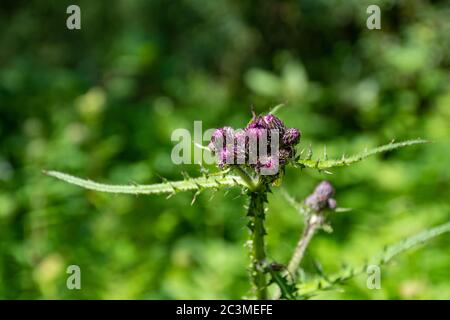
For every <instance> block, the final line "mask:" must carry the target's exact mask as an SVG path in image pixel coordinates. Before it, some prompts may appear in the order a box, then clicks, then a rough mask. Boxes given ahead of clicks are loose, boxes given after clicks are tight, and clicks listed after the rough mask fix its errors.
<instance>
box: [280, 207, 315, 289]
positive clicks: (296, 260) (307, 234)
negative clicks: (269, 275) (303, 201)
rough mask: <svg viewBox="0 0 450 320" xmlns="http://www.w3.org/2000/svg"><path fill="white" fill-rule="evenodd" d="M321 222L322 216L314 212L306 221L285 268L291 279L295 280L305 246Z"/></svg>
mask: <svg viewBox="0 0 450 320" xmlns="http://www.w3.org/2000/svg"><path fill="white" fill-rule="evenodd" d="M322 223H323V217H322V216H321V215H316V214H313V215H312V216H311V217H309V218H308V220H307V221H306V226H305V229H304V230H303V233H302V235H301V237H300V240H299V241H298V243H297V247H296V248H295V250H294V253H293V255H292V258H291V260H290V261H289V264H288V267H287V270H288V272H289V274H291V276H292V278H293V279H292V280H293V281H295V278H296V273H297V270H298V267H299V266H300V263H301V261H302V259H303V256H304V254H305V251H306V248H307V247H308V244H309V242H310V241H311V239H312V238H313V236H314V234H315V233H316V231H317V229H318V228H319V227H320V226H321V224H322Z"/></svg>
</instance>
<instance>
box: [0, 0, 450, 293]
mask: <svg viewBox="0 0 450 320" xmlns="http://www.w3.org/2000/svg"><path fill="white" fill-rule="evenodd" d="M70 4H78V5H79V6H80V7H81V20H82V22H81V24H82V29H81V30H76V31H71V30H68V29H67V28H66V18H67V17H68V14H66V8H67V6H68V5H70ZM370 4H378V5H379V6H380V8H381V12H382V21H381V26H382V29H381V30H368V29H367V28H366V19H367V17H368V14H367V13H366V9H367V7H368V5H370ZM0 6H1V11H0V30H1V32H0V44H1V50H0V66H1V67H0V117H1V122H0V298H2V299H6V298H10V299H54V298H56V299H77V298H80V299H85V298H100V299H131V298H136V299H179V298H189V299H200V298H208V299H215V298H224V299H228V298H235V299H236V298H241V297H244V296H248V295H249V293H250V291H249V284H248V279H247V266H248V256H247V250H246V249H245V248H244V242H245V241H246V239H247V229H246V222H247V220H246V217H245V211H244V209H243V206H244V204H245V203H246V199H245V197H242V196H240V192H239V190H236V189H231V190H229V192H227V193H225V192H217V193H215V194H214V197H212V196H213V193H212V192H205V193H203V194H202V195H200V197H199V198H198V199H197V202H196V203H195V204H194V205H192V206H191V205H190V202H191V199H192V196H193V194H178V195H176V196H174V197H172V198H171V199H169V200H166V199H165V198H164V197H163V196H151V197H146V196H139V197H135V196H124V195H120V196H119V195H111V194H101V193H97V192H90V191H85V190H82V189H80V188H77V187H74V186H70V185H67V184H65V183H62V182H59V181H56V180H54V179H51V178H48V177H45V176H43V175H42V174H41V170H42V169H55V170H61V171H66V172H69V173H72V174H75V175H79V176H83V177H89V178H91V179H95V180H99V181H103V182H109V183H132V182H136V183H145V184H147V183H156V182H159V181H161V180H160V178H159V176H164V177H166V178H168V179H174V180H175V179H180V178H182V175H181V174H180V172H181V171H182V170H185V171H187V172H189V174H190V175H192V176H195V175H198V174H199V168H198V166H194V165H192V166H177V165H174V164H173V163H172V162H171V159H170V152H171V149H172V147H173V145H174V143H172V142H171V141H170V136H171V133H172V131H173V130H174V129H176V128H187V129H189V130H192V129H193V121H194V120H202V121H203V127H204V128H214V127H220V126H224V125H232V126H235V127H242V126H244V125H245V124H246V122H247V121H248V120H249V117H250V106H251V105H253V106H254V108H255V110H256V111H257V112H265V111H267V110H269V108H270V107H273V106H274V105H277V104H279V103H282V102H285V103H287V106H286V107H285V108H284V109H282V110H281V111H280V113H279V116H280V117H281V118H282V119H284V120H285V122H286V123H287V125H289V126H295V127H298V128H300V129H301V130H302V133H303V138H302V142H301V147H307V146H308V145H309V144H312V146H313V150H314V152H315V155H316V156H319V155H321V154H322V152H323V148H324V146H325V145H326V146H327V150H328V155H329V156H330V157H333V156H334V157H339V156H341V155H342V154H343V153H345V154H351V153H352V152H356V151H360V150H362V149H364V147H366V146H367V147H373V146H376V145H379V144H384V143H387V142H389V141H391V140H392V139H396V140H403V139H411V138H417V137H421V138H426V139H430V140H432V141H433V143H432V144H428V145H421V146H413V147H410V148H408V149H404V150H400V151H396V152H393V153H390V154H386V155H382V156H377V157H374V158H371V159H369V160H366V161H365V162H363V163H360V164H357V165H355V166H352V167H350V168H343V169H337V170H334V175H332V176H327V175H324V174H320V173H317V172H314V171H311V170H303V171H302V172H301V171H300V170H297V169H292V168H291V169H289V170H288V172H287V176H286V178H285V180H284V187H285V188H286V189H287V190H289V192H290V193H291V194H292V195H293V196H295V197H296V198H297V199H299V200H300V199H303V198H304V197H305V196H306V195H307V194H308V193H309V192H311V190H312V188H313V187H314V185H315V184H316V183H317V182H318V181H320V180H321V179H324V178H327V179H329V180H330V181H331V182H332V183H333V184H335V186H336V188H337V195H336V198H337V200H338V203H339V205H340V206H341V207H350V208H353V211H351V212H346V213H340V214H335V215H334V216H333V217H332V218H331V223H332V225H333V227H334V230H335V231H334V233H332V234H326V233H319V234H318V235H317V236H316V237H315V238H314V240H313V242H312V244H311V246H310V248H309V250H308V252H307V255H306V257H305V260H304V264H303V267H304V268H305V271H306V273H307V274H311V273H313V272H314V268H313V261H314V259H317V260H318V261H320V263H321V264H322V265H323V268H324V270H325V272H330V273H331V272H336V271H338V270H339V269H340V267H341V265H342V263H344V262H345V263H348V264H352V265H353V264H355V265H359V264H361V263H363V262H364V261H365V258H368V257H370V256H372V255H374V254H376V253H377V252H378V251H379V250H380V249H382V248H383V246H384V245H386V244H390V243H393V242H396V241H398V240H400V239H402V238H404V237H406V236H409V235H412V234H415V233H417V232H419V231H421V230H422V229H425V228H429V227H432V226H435V225H437V224H440V223H444V222H446V221H448V220H449V217H450V214H449V213H450V200H449V199H450V190H449V177H450V170H449V168H448V166H449V163H450V153H449V152H450V125H449V124H450V75H449V69H450V19H449V18H450V6H449V2H448V1H424V0H409V1H406V0H405V1H375V0H371V1H360V0H348V1H338V0H302V1H275V0H268V1H237V0H234V1H232V0H214V1H201V0H176V1H175V0H172V1H143V0H127V1H125V0H121V1H119V0H116V1H88V0H86V1H65V0H64V1H56V0H55V1H50V0H47V1H38V0H33V1H27V0H17V1H2V3H1V5H0ZM211 198H212V199H211ZM302 224H303V222H302V219H301V217H300V216H299V215H298V214H297V213H296V211H295V210H294V209H293V208H291V207H290V206H289V205H288V204H287V203H286V201H285V200H284V198H283V197H282V196H281V193H280V192H279V190H274V193H273V194H272V195H271V196H270V205H269V213H268V217H267V229H268V234H269V235H268V236H267V247H268V248H267V249H268V255H269V257H270V258H271V259H274V260H277V261H279V262H286V261H287V260H288V258H289V256H290V254H291V252H292V249H293V248H294V246H295V243H296V242H297V239H298V237H299V234H300V231H301V229H302ZM449 244H450V240H449V237H448V236H447V237H446V236H443V237H441V238H439V239H435V240H433V241H432V242H431V243H430V244H429V245H428V246H427V247H425V248H421V249H420V250H414V251H411V252H409V253H407V254H405V255H403V256H402V257H400V258H398V259H396V261H395V262H394V263H393V264H391V265H390V266H388V267H383V268H382V283H381V289H380V290H369V289H367V288H366V277H365V276H360V277H357V278H355V279H354V280H352V281H351V282H350V283H349V284H348V285H347V286H345V287H343V289H344V290H343V291H330V292H327V293H324V294H322V295H320V296H318V297H317V298H323V299H448V298H450V278H449V271H450V255H449ZM71 264H76V265H79V266H80V268H81V285H82V289H81V290H72V291H71V290H68V289H67V288H66V279H67V276H68V275H67V274H66V268H67V266H69V265H71Z"/></svg>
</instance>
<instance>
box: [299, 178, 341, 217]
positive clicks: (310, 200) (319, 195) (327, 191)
mask: <svg viewBox="0 0 450 320" xmlns="http://www.w3.org/2000/svg"><path fill="white" fill-rule="evenodd" d="M334 192H335V191H334V188H333V186H332V185H331V183H330V182H328V181H322V182H321V183H319V184H318V185H317V187H316V189H315V190H314V192H313V193H312V194H311V195H309V196H308V197H307V198H306V200H305V204H306V205H307V206H309V207H311V208H312V209H313V210H314V211H317V212H319V211H322V210H324V209H327V208H328V209H336V206H337V203H336V200H335V199H333V198H332V197H333V195H334Z"/></svg>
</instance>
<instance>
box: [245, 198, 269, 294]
mask: <svg viewBox="0 0 450 320" xmlns="http://www.w3.org/2000/svg"><path fill="white" fill-rule="evenodd" d="M264 202H266V193H265V192H251V193H250V205H249V207H248V217H249V218H250V222H249V229H250V232H251V267H250V274H251V278H252V283H253V288H254V291H255V296H256V299H259V300H263V299H267V279H266V273H265V270H264V263H265V259H266V251H265V245H264V236H265V234H266V231H265V229H264V218H265V212H264Z"/></svg>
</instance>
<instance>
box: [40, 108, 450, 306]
mask: <svg viewBox="0 0 450 320" xmlns="http://www.w3.org/2000/svg"><path fill="white" fill-rule="evenodd" d="M275 111H276V109H274V110H273V111H272V112H270V113H268V114H263V115H256V114H253V117H252V118H251V120H250V122H249V123H248V124H247V125H246V126H245V127H244V128H242V129H234V128H231V127H222V128H219V129H216V130H215V131H214V133H213V134H212V137H211V140H210V142H209V144H208V149H209V150H210V152H211V153H213V154H214V155H215V156H216V159H217V163H216V164H217V168H218V169H219V170H218V171H217V172H215V173H209V172H207V171H206V170H203V171H202V176H199V177H197V178H191V177H188V176H186V177H185V178H184V179H182V180H180V181H167V180H164V181H163V182H162V183H158V184H152V185H108V184H102V183H97V182H94V181H91V180H86V179H81V178H78V177H75V176H72V175H69V174H66V173H61V172H57V171H45V172H44V173H45V174H47V175H48V176H52V177H55V178H57V179H60V180H63V181H65V182H68V183H71V184H74V185H77V186H80V187H83V188H86V189H90V190H95V191H100V192H108V193H125V194H148V195H150V194H155V195H157V194H167V195H168V196H169V197H170V196H171V195H174V194H176V193H179V192H184V191H194V193H195V194H194V200H195V199H196V198H197V196H198V195H199V194H201V193H202V192H203V191H204V190H206V189H222V188H225V187H237V188H240V189H241V190H242V192H243V194H245V195H246V196H247V197H248V205H247V217H248V229H249V234H250V238H249V241H248V242H247V244H248V247H249V249H250V267H249V275H250V279H251V285H252V288H253V290H252V292H253V296H254V298H256V299H269V298H274V299H305V298H309V297H311V296H313V295H315V294H317V293H318V292H320V291H322V290H327V289H330V288H334V287H335V286H337V285H339V284H342V283H343V282H345V281H347V280H349V279H350V278H352V277H354V276H356V275H358V274H361V273H363V272H365V270H366V267H367V266H362V267H360V268H347V269H345V270H342V271H341V272H340V273H338V274H336V275H331V276H324V275H323V274H322V273H321V272H320V268H319V269H318V270H319V272H318V277H317V278H316V279H314V280H313V281H311V282H304V281H302V280H301V279H300V280H299V277H298V275H299V271H300V265H301V262H302V258H303V256H304V254H305V252H306V250H307V247H308V245H309V243H310V242H311V240H312V239H313V236H314V235H315V234H316V233H317V232H318V231H319V230H325V231H327V232H331V230H332V229H331V226H330V225H329V222H328V216H329V215H331V214H333V213H335V212H339V211H343V210H346V209H343V208H340V207H339V206H338V201H337V200H336V199H338V195H336V194H335V189H334V187H333V186H332V184H331V183H330V182H328V181H322V182H320V183H318V185H317V187H316V188H315V190H314V191H313V192H312V193H311V194H310V195H309V196H307V197H306V199H305V200H304V201H302V202H298V201H296V200H295V199H294V198H293V197H291V196H290V195H289V194H288V192H287V191H286V190H285V189H283V188H280V189H281V192H282V194H283V195H284V196H285V198H286V200H287V201H288V202H289V203H290V204H292V205H293V206H294V207H295V208H296V209H297V210H298V211H299V212H300V213H301V214H302V215H303V217H304V219H305V227H304V230H303V232H301V233H300V239H299V241H298V244H297V246H296V247H295V249H294V250H293V254H292V258H291V259H290V261H289V262H287V264H286V265H284V264H283V263H279V262H276V261H269V259H268V258H267V254H266V246H265V237H266V236H267V233H266V229H265V217H266V214H270V213H268V212H267V203H268V196H267V195H268V193H269V192H272V189H276V188H279V187H280V186H281V184H282V180H283V176H284V174H285V168H286V167H287V166H292V167H294V168H298V169H299V170H301V169H312V170H318V171H320V172H324V173H331V172H330V170H332V169H334V168H337V167H345V166H349V165H352V164H355V163H357V162H359V161H362V160H363V159H365V158H367V157H369V156H372V155H376V154H378V153H382V152H387V151H392V150H395V149H398V148H402V147H406V146H411V145H416V144H422V143H425V142H426V141H425V140H422V139H415V140H408V141H403V142H393V141H392V142H391V143H388V144H386V145H383V146H380V147H378V148H375V149H371V150H365V151H363V152H361V153H359V154H356V155H353V156H350V157H345V156H342V157H341V158H339V159H328V157H327V155H326V154H325V155H324V156H323V157H322V158H316V159H313V154H312V151H311V149H309V152H307V154H306V155H304V153H303V152H299V150H298V149H297V147H298V145H299V144H300V142H301V141H300V140H301V137H302V134H301V132H300V130H299V129H297V128H288V127H286V125H285V124H284V122H283V121H282V120H281V119H279V118H278V117H276V116H275ZM449 231H450V223H447V224H444V225H441V226H439V227H436V228H434V229H431V230H428V231H425V232H423V233H421V234H419V235H417V236H413V237H411V238H408V239H406V240H405V241H403V242H401V243H400V244H397V245H393V246H391V247H387V248H385V250H384V251H383V252H382V253H381V254H380V256H379V257H377V259H376V261H375V262H376V263H377V264H380V265H381V264H384V263H387V262H389V261H390V260H391V259H392V258H394V257H395V256H396V255H397V254H399V253H401V252H403V251H405V250H407V249H409V248H411V247H413V246H415V245H417V244H419V243H423V242H425V241H427V240H430V239H432V238H434V237H436V236H438V235H440V234H443V233H445V232H449ZM272 284H274V285H275V286H276V290H275V294H274V295H273V296H269V295H268V287H269V285H272Z"/></svg>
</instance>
